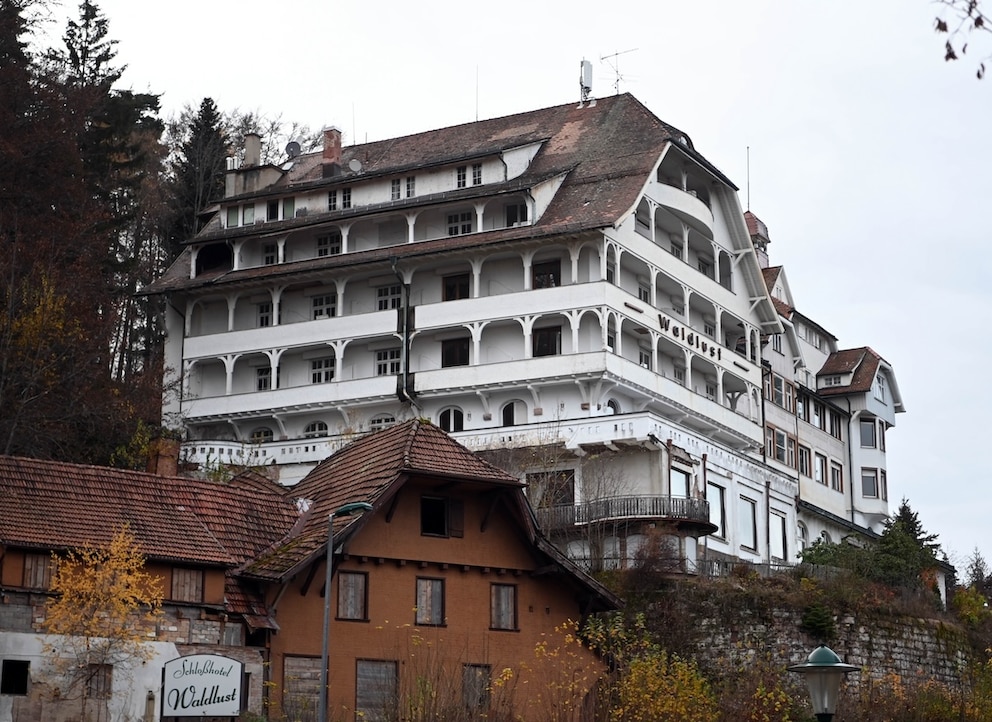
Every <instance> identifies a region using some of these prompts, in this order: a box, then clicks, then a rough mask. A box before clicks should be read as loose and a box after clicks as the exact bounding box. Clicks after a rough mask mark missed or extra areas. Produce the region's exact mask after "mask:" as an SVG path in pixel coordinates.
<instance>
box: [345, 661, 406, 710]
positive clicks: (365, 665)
mask: <svg viewBox="0 0 992 722" xmlns="http://www.w3.org/2000/svg"><path fill="white" fill-rule="evenodd" d="M355 664H356V668H355V717H356V718H357V719H360V720H363V722H386V720H392V719H395V718H396V712H397V708H398V704H397V694H396V692H397V665H396V662H393V661H380V660H372V659H359V660H356V663H355Z"/></svg>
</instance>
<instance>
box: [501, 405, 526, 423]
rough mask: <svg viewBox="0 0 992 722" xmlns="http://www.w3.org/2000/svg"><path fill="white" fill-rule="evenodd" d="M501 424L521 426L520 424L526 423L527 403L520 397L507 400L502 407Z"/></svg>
mask: <svg viewBox="0 0 992 722" xmlns="http://www.w3.org/2000/svg"><path fill="white" fill-rule="evenodd" d="M499 416H500V424H501V425H502V426H519V425H520V424H526V423H527V421H528V419H527V404H525V403H524V402H523V401H521V400H520V399H512V400H510V401H507V402H506V403H504V404H503V405H502V407H500V413H499Z"/></svg>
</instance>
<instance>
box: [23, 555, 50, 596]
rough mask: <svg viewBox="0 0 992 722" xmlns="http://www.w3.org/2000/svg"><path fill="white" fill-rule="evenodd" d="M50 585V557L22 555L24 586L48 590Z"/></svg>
mask: <svg viewBox="0 0 992 722" xmlns="http://www.w3.org/2000/svg"><path fill="white" fill-rule="evenodd" d="M51 584H52V557H51V555H49V554H25V555H24V586H25V587H27V588H28V589H48V588H49V587H50V586H51Z"/></svg>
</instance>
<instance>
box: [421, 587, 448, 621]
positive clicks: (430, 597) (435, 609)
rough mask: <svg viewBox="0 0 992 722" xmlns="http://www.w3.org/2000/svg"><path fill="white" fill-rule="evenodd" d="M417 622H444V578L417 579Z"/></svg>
mask: <svg viewBox="0 0 992 722" xmlns="http://www.w3.org/2000/svg"><path fill="white" fill-rule="evenodd" d="M416 620H417V624H424V625H433V626H440V625H442V624H444V580H443V579H427V578H425V577H419V578H418V579H417V613H416Z"/></svg>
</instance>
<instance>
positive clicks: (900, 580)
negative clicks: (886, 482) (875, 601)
mask: <svg viewBox="0 0 992 722" xmlns="http://www.w3.org/2000/svg"><path fill="white" fill-rule="evenodd" d="M939 549H940V545H939V544H938V543H937V535H936V534H929V533H927V532H926V531H925V530H924V529H923V525H922V524H921V523H920V520H919V517H918V516H917V514H916V512H915V511H913V510H912V509H911V508H910V506H909V502H908V501H907V500H906V499H903V500H902V503H901V504H900V505H899V509H898V511H897V512H896V513H895V515H894V516H892V517H890V518H889V519H888V520H887V521H886V523H885V530H884V531H883V532H882V536H881V538H880V539H879V540H878V545H877V554H876V555H875V564H876V570H875V574H876V575H877V577H878V578H879V580H880V581H883V582H885V583H887V584H891V585H892V586H897V587H899V586H901V587H910V588H921V587H922V586H924V577H925V576H926V575H927V574H928V573H932V571H933V570H934V569H935V568H936V566H937V553H938V551H939Z"/></svg>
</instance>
